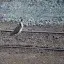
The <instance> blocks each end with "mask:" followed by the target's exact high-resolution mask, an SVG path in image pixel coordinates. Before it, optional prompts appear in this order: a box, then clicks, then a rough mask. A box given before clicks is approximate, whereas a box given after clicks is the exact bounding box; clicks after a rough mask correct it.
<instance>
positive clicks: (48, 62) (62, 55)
mask: <svg viewBox="0 0 64 64" xmlns="http://www.w3.org/2000/svg"><path fill="white" fill-rule="evenodd" d="M16 25H17V24H16V23H0V29H1V30H12V29H14V28H15V27H16ZM32 29H33V30H36V31H38V30H44V29H45V28H42V27H24V29H23V31H25V32H22V33H21V34H20V35H18V36H9V34H10V32H1V31H0V64H64V51H50V50H40V49H39V48H38V47H37V48H35V46H43V47H50V48H54V47H57V48H64V34H50V33H28V32H26V31H29V30H31V31H32ZM59 29H60V28H59ZM47 30H48V29H47ZM57 30H58V29H57ZM49 31H52V29H50V28H49ZM58 31H61V30H58ZM4 45H8V46H11V45H12V46H15V45H19V46H20V45H22V46H24V45H32V46H33V48H30V47H28V48H25V47H18V48H16V47H13V48H12V46H11V47H7V46H6V47H3V46H4Z"/></svg>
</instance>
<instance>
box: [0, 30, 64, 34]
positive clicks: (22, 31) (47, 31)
mask: <svg viewBox="0 0 64 64" xmlns="http://www.w3.org/2000/svg"><path fill="white" fill-rule="evenodd" d="M0 31H1V32H12V31H13V30H0ZM22 32H28V33H50V34H64V32H52V31H51V32H49V31H22Z"/></svg>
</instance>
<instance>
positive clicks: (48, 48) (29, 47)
mask: <svg viewBox="0 0 64 64" xmlns="http://www.w3.org/2000/svg"><path fill="white" fill-rule="evenodd" d="M1 48H4V49H5V48H14V49H16V48H18V49H19V48H25V49H27V48H28V49H40V50H49V51H64V48H57V47H55V48H52V47H51V48H50V47H42V46H33V45H0V49H1ZM41 52H42V51H41Z"/></svg>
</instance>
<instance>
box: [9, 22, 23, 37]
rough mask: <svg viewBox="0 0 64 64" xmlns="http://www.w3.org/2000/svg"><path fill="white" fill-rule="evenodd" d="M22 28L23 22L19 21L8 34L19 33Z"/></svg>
mask: <svg viewBox="0 0 64 64" xmlns="http://www.w3.org/2000/svg"><path fill="white" fill-rule="evenodd" d="M22 29H23V23H22V22H20V23H19V25H18V26H17V27H16V28H15V29H14V31H12V32H11V33H10V36H13V35H18V34H20V33H21V31H22Z"/></svg>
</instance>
